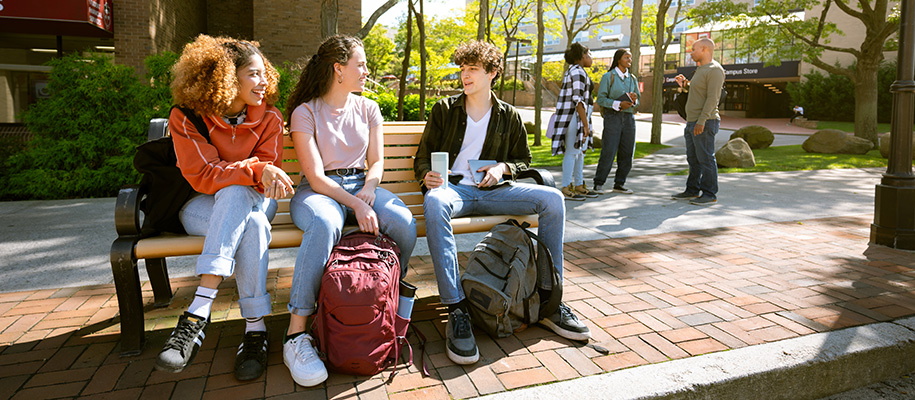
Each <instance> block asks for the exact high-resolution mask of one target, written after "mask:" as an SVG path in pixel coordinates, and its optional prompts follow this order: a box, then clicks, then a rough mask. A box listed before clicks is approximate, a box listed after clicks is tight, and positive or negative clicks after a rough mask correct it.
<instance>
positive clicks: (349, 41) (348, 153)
mask: <svg viewBox="0 0 915 400" xmlns="http://www.w3.org/2000/svg"><path fill="white" fill-rule="evenodd" d="M367 77H368V68H367V67H366V62H365V50H364V49H363V45H362V42H361V41H360V40H359V39H356V38H353V37H348V36H343V35H337V36H333V37H331V38H328V39H327V40H325V41H324V43H322V44H321V46H320V47H319V48H318V52H317V54H315V55H314V56H312V57H311V60H309V61H308V64H307V65H306V66H305V69H304V70H302V75H301V76H300V77H299V82H298V84H297V85H296V88H295V90H294V91H293V92H292V94H291V95H290V97H289V100H288V101H287V106H286V114H287V115H288V116H289V118H288V120H289V131H290V134H291V135H292V141H293V143H294V145H295V150H296V154H297V155H298V158H299V163H301V164H302V175H303V179H302V182H301V184H299V188H298V191H297V192H296V194H295V196H294V197H293V198H292V201H291V202H290V205H289V207H290V208H289V210H290V214H291V215H292V220H293V222H295V224H296V226H297V227H299V229H301V230H302V231H304V232H305V233H304V235H303V236H302V245H301V246H300V247H299V254H298V256H297V257H296V263H295V272H294V274H293V277H292V289H291V292H290V295H289V306H288V308H289V312H290V314H291V317H290V321H289V329H288V330H287V332H286V340H285V344H284V345H283V360H284V361H285V363H286V366H287V367H288V368H289V371H290V373H291V374H292V378H293V380H295V381H296V383H298V384H300V385H302V386H314V385H317V384H320V383H321V382H323V381H324V380H325V379H327V370H326V368H325V367H324V364H323V363H322V362H321V360H320V359H319V358H318V356H317V354H316V352H315V349H314V347H313V345H312V343H311V342H312V338H311V336H310V335H307V334H305V328H306V326H305V321H306V319H307V317H308V316H309V315H311V314H314V312H315V311H316V304H315V303H316V301H317V295H318V289H319V287H320V285H321V276H322V275H323V273H324V265H325V264H326V263H327V260H328V258H329V257H330V252H331V250H332V249H333V246H334V245H335V244H336V243H337V241H338V240H339V239H340V236H341V231H342V229H343V225H344V222H346V221H350V220H352V219H355V222H357V223H358V225H359V229H360V230H361V231H363V232H371V233H374V234H376V235H377V234H379V233H384V234H386V235H388V236H390V237H391V238H392V239H394V241H395V242H396V243H397V246H398V247H399V248H400V265H401V268H402V271H403V272H402V274H403V273H405V272H406V267H407V264H408V263H409V261H410V255H411V254H412V253H413V245H414V244H415V243H416V221H415V220H414V219H413V214H412V213H411V212H410V210H409V209H408V208H407V206H406V205H405V204H404V203H403V201H401V200H400V198H398V197H397V196H396V195H394V194H393V193H391V192H390V191H388V190H386V189H383V188H380V187H378V184H379V183H380V182H381V176H382V174H383V173H384V154H383V149H384V138H383V131H382V122H383V120H382V117H381V110H380V109H379V108H378V104H377V103H375V102H374V101H372V100H369V99H367V98H365V97H362V96H360V95H358V94H354V93H353V92H362V91H363V90H364V89H365V79H366V78H367Z"/></svg>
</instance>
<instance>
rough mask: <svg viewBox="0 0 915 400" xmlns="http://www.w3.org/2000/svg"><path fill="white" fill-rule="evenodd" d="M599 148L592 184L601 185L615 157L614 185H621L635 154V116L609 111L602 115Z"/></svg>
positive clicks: (630, 167)
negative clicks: (602, 130)
mask: <svg viewBox="0 0 915 400" xmlns="http://www.w3.org/2000/svg"><path fill="white" fill-rule="evenodd" d="M601 139H602V140H603V142H602V144H601V150H600V161H598V162H597V170H596V171H595V172H594V184H595V185H603V184H604V183H606V182H607V175H610V170H611V169H613V159H614V158H615V159H616V175H615V177H614V179H613V183H614V184H615V185H619V186H623V184H624V183H626V177H628V176H629V171H631V170H632V157H633V155H634V154H635V118H634V117H633V115H632V113H627V112H615V111H609V112H606V113H605V116H604V133H603V136H602V137H601Z"/></svg>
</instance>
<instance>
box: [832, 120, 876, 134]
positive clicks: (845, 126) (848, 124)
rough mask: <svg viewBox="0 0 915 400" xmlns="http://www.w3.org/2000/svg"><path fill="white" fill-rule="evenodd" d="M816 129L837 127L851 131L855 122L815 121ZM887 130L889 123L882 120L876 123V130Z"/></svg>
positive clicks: (853, 129)
mask: <svg viewBox="0 0 915 400" xmlns="http://www.w3.org/2000/svg"><path fill="white" fill-rule="evenodd" d="M817 129H838V130H840V131H845V132H852V133H853V132H854V131H855V123H854V122H842V121H819V122H817ZM889 131H890V124H889V123H886V122H884V123H879V124H877V132H879V133H884V132H889Z"/></svg>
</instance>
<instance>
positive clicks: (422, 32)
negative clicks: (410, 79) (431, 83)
mask: <svg viewBox="0 0 915 400" xmlns="http://www.w3.org/2000/svg"><path fill="white" fill-rule="evenodd" d="M417 1H418V3H419V12H416V10H413V13H414V14H416V30H417V33H418V34H419V120H420V121H425V120H426V25H425V17H424V16H423V0H417ZM410 3H411V7H412V2H410Z"/></svg>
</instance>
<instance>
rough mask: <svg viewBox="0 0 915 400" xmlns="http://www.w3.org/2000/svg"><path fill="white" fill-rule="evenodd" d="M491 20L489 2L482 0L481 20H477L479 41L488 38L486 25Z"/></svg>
mask: <svg viewBox="0 0 915 400" xmlns="http://www.w3.org/2000/svg"><path fill="white" fill-rule="evenodd" d="M488 19H489V0H480V18H479V19H478V20H477V40H483V39H485V38H486V36H487V35H486V25H488V24H487V21H488Z"/></svg>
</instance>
